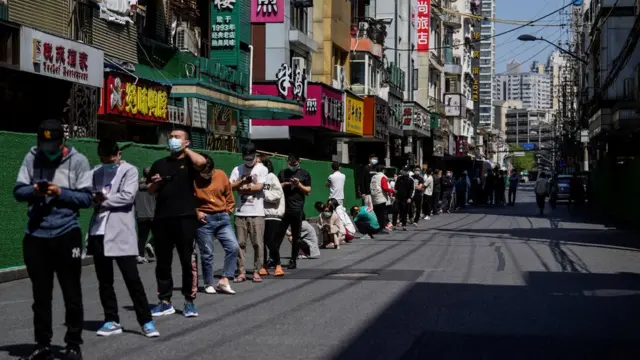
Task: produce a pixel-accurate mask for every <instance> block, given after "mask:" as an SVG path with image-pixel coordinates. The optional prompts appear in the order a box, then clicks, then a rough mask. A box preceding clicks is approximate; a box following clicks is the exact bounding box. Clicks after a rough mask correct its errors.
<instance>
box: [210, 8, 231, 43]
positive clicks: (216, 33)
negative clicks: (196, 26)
mask: <svg viewBox="0 0 640 360" xmlns="http://www.w3.org/2000/svg"><path fill="white" fill-rule="evenodd" d="M235 46H236V24H233V23H232V22H231V16H229V15H227V16H216V23H215V25H212V26H211V48H212V49H220V48H233V47H235Z"/></svg>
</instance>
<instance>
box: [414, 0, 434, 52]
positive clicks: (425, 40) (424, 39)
mask: <svg viewBox="0 0 640 360" xmlns="http://www.w3.org/2000/svg"><path fill="white" fill-rule="evenodd" d="M416 13H417V16H416V36H417V43H418V47H417V50H418V52H428V51H429V35H430V31H431V30H430V29H431V0H418V7H417V12H416Z"/></svg>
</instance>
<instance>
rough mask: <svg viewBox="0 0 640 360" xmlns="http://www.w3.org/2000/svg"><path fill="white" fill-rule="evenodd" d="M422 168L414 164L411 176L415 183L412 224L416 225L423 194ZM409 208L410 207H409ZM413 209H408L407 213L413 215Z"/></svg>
mask: <svg viewBox="0 0 640 360" xmlns="http://www.w3.org/2000/svg"><path fill="white" fill-rule="evenodd" d="M421 171H422V169H420V167H419V166H416V168H415V170H414V172H413V175H412V176H411V178H412V179H413V183H414V185H415V193H414V195H413V200H412V202H413V204H414V205H415V207H414V210H413V211H415V216H414V217H413V224H414V225H417V224H418V221H419V220H420V210H422V197H423V196H424V178H423V177H422V174H421ZM410 209H411V207H410ZM413 211H411V210H409V214H410V216H411V215H414V214H413Z"/></svg>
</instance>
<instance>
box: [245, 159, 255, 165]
mask: <svg viewBox="0 0 640 360" xmlns="http://www.w3.org/2000/svg"><path fill="white" fill-rule="evenodd" d="M255 164H256V159H255V158H254V159H253V160H245V161H244V166H246V167H253V166H254V165H255Z"/></svg>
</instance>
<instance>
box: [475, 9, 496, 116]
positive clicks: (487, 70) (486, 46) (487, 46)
mask: <svg viewBox="0 0 640 360" xmlns="http://www.w3.org/2000/svg"><path fill="white" fill-rule="evenodd" d="M480 11H481V15H482V17H483V18H487V19H491V18H495V17H496V16H495V15H496V0H481V1H480ZM495 34H496V29H495V25H494V22H493V21H489V20H482V21H481V23H480V36H481V38H480V84H479V86H480V126H485V127H486V126H489V127H493V126H494V122H495V119H494V112H493V106H492V101H493V92H494V91H495V84H494V76H495V73H496V58H495V54H496V44H495V40H494V36H495Z"/></svg>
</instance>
